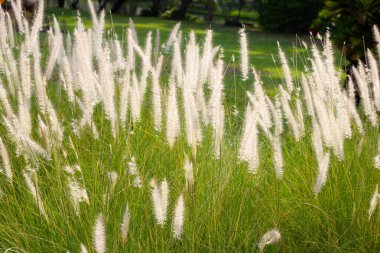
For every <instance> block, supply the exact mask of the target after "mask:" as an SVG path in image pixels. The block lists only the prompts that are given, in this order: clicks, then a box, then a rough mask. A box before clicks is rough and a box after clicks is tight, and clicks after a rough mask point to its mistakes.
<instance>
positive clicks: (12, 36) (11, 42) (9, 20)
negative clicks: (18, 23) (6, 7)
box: [5, 12, 15, 48]
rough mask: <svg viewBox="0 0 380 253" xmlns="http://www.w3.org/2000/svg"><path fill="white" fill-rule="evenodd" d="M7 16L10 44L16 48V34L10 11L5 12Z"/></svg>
mask: <svg viewBox="0 0 380 253" xmlns="http://www.w3.org/2000/svg"><path fill="white" fill-rule="evenodd" d="M5 17H6V21H7V35H8V42H9V46H10V47H11V48H14V46H15V38H14V37H15V36H14V29H13V22H12V18H11V16H10V15H9V13H8V12H6V13H5Z"/></svg>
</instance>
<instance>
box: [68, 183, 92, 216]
mask: <svg viewBox="0 0 380 253" xmlns="http://www.w3.org/2000/svg"><path fill="white" fill-rule="evenodd" d="M68 187H69V192H70V200H71V203H72V205H73V208H74V211H75V213H76V215H78V216H79V211H80V209H79V204H80V203H82V202H84V203H87V204H90V200H89V198H88V195H87V190H86V189H85V188H83V187H82V186H81V185H80V184H79V182H78V181H77V180H76V179H74V178H73V177H72V178H70V179H69V180H68Z"/></svg>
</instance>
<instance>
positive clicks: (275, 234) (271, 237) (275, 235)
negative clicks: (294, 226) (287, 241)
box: [257, 228, 281, 251]
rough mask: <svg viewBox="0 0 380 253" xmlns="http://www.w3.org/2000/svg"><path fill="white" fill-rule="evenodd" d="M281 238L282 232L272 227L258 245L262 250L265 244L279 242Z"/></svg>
mask: <svg viewBox="0 0 380 253" xmlns="http://www.w3.org/2000/svg"><path fill="white" fill-rule="evenodd" d="M280 240H281V234H280V231H278V229H275V228H274V229H271V230H269V231H268V232H266V233H265V234H264V235H263V236H262V237H261V240H260V242H259V243H258V244H257V247H258V248H259V249H260V251H262V250H263V249H264V248H265V246H267V245H270V244H274V243H277V242H279V241H280Z"/></svg>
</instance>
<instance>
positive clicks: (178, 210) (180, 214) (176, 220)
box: [172, 195, 185, 240]
mask: <svg viewBox="0 0 380 253" xmlns="http://www.w3.org/2000/svg"><path fill="white" fill-rule="evenodd" d="M184 216H185V201H184V198H183V195H180V196H179V198H178V200H177V203H176V205H175V208H174V217H173V225H172V228H173V237H174V238H175V239H177V240H179V239H181V236H182V233H183V223H184Z"/></svg>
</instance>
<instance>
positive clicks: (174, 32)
mask: <svg viewBox="0 0 380 253" xmlns="http://www.w3.org/2000/svg"><path fill="white" fill-rule="evenodd" d="M180 27H181V22H178V23H177V24H176V25H175V26H174V27H173V29H172V30H171V32H170V35H169V38H168V40H167V41H166V42H165V43H164V44H163V49H164V50H165V51H169V50H170V47H171V46H172V45H173V42H174V41H175V40H176V38H177V34H178V31H179V28H180Z"/></svg>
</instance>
